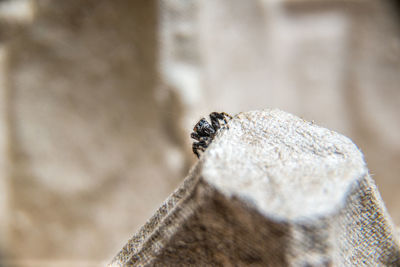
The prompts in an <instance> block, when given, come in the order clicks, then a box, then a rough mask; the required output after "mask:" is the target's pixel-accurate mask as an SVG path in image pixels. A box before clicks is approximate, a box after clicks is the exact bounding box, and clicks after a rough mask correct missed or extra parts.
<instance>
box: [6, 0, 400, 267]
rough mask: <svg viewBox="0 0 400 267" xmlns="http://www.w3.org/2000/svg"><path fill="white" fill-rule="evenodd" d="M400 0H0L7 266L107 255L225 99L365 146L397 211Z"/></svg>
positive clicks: (160, 195) (190, 158)
mask: <svg viewBox="0 0 400 267" xmlns="http://www.w3.org/2000/svg"><path fill="white" fill-rule="evenodd" d="M399 11H400V7H399V5H398V4H397V2H396V1H394V0H393V1H389V0H251V1H242V0H216V1H215V0H214V1H209V0H208V1H201V0H160V1H156V0H135V1H123V0H113V1H105V0H85V1H77V0H72V1H61V0H3V1H0V265H1V266H98V265H102V264H103V265H104V264H105V263H107V262H109V261H110V260H111V259H112V257H113V256H115V255H116V253H117V252H118V251H119V250H120V249H121V248H122V246H123V245H124V244H125V243H126V242H127V240H128V239H129V238H130V237H131V236H132V235H133V234H134V233H135V232H136V230H137V229H138V228H139V227H140V226H141V225H142V224H144V223H145V221H146V219H147V218H149V217H150V216H151V214H152V213H153V212H154V211H155V210H156V209H157V207H158V206H159V205H160V204H161V203H162V201H163V200H164V199H165V198H166V197H167V196H168V195H169V194H170V193H171V192H172V191H173V190H174V188H176V187H177V185H178V184H179V183H180V182H181V181H182V180H183V179H184V177H185V175H186V174H187V172H188V170H189V168H190V166H191V165H192V164H193V163H194V162H195V161H196V158H195V156H194V155H193V154H192V152H191V140H190V138H189V134H190V132H191V130H192V128H193V125H194V124H195V123H196V122H197V121H198V120H199V119H200V118H201V117H203V116H205V115H207V114H209V113H210V112H212V111H225V112H228V113H230V114H233V115H234V114H236V113H238V112H241V111H248V110H254V109H264V108H279V109H282V110H284V111H287V112H290V113H293V114H295V115H297V116H300V117H302V118H304V119H306V120H310V121H312V120H313V121H315V123H316V124H318V125H321V126H324V127H327V128H329V129H332V130H334V131H337V132H340V133H342V134H344V135H346V136H348V137H350V138H352V140H353V141H354V142H355V143H356V144H357V145H358V146H359V147H360V149H361V150H362V151H363V152H364V154H365V158H366V161H367V164H368V166H369V169H370V171H371V174H372V175H373V177H374V178H375V180H376V182H377V184H378V187H379V190H380V192H381V193H382V196H383V199H384V201H385V202H386V204H387V207H388V209H389V212H390V214H391V216H392V217H393V219H394V221H395V222H396V224H397V225H400V194H399V193H398V192H399V190H400V179H399V173H400V164H399V163H400V138H399V133H400V119H399V115H400V106H399V104H400V16H399V14H400V12H399Z"/></svg>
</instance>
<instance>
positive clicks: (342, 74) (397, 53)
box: [160, 0, 400, 224]
mask: <svg viewBox="0 0 400 267" xmlns="http://www.w3.org/2000/svg"><path fill="white" fill-rule="evenodd" d="M392 2H394V1H392ZM161 3H162V8H161V11H162V14H167V15H164V16H161V17H162V20H161V21H162V24H161V32H162V33H163V36H167V38H166V37H163V39H162V40H163V46H161V47H160V49H161V53H160V56H161V58H160V60H161V61H162V62H163V65H161V69H162V73H163V76H162V79H163V81H164V82H165V83H167V84H170V85H171V86H170V87H171V89H172V90H175V91H177V92H178V95H179V96H180V97H181V99H182V101H183V102H184V103H187V104H186V105H185V106H186V107H187V108H188V112H186V117H184V122H183V123H184V125H185V127H186V128H187V129H188V131H189V130H190V129H191V127H192V124H193V121H196V120H197V119H198V118H199V117H201V116H204V115H205V114H208V113H210V112H212V111H226V112H228V113H233V114H236V113H238V112H241V111H243V110H251V109H263V108H266V107H274V108H275V107H276V108H280V109H282V110H286V111H289V112H292V113H293V114H297V115H299V116H301V117H304V118H306V119H307V120H310V121H311V120H313V121H316V122H318V123H319V124H321V125H324V126H326V127H328V128H330V129H333V130H336V131H338V132H341V133H344V134H346V135H347V136H349V137H351V138H352V139H353V140H355V141H356V143H357V144H358V145H359V146H360V147H361V148H362V149H363V151H364V153H365V157H366V160H367V162H368V163H369V166H370V169H371V172H372V174H373V175H374V176H375V178H376V180H377V183H378V185H379V187H380V189H381V191H382V194H383V198H384V199H385V200H386V202H387V203H388V208H389V210H390V211H391V213H392V215H393V217H394V220H395V221H396V222H397V223H398V224H399V223H400V208H399V205H400V204H399V203H400V194H397V193H396V192H398V191H399V189H400V179H398V174H399V173H400V169H399V168H400V165H399V164H398V162H399V160H400V143H399V140H400V139H399V138H398V133H399V132H400V120H399V119H398V114H400V105H399V103H400V90H399V84H400V75H398V73H400V34H399V33H400V27H399V25H400V23H399V22H400V14H399V13H396V11H397V12H398V10H399V9H394V8H393V7H394V3H390V1H375V0H361V1H360V0H349V1H346V0H345V1H341V0H330V1H326V0H301V1H297V0H282V1H265V0H256V1H241V0H216V1H195V0H192V1H186V0H163V1H161ZM162 14H161V15H162ZM168 14H172V15H173V16H172V15H168ZM189 45H190V48H191V49H188V48H187V47H188V46H189ZM171 77H172V78H171ZM177 77H179V79H177ZM173 78H175V79H173ZM177 80H178V82H177ZM188 146H189V145H188Z"/></svg>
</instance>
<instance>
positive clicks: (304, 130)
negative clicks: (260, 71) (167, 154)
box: [109, 110, 400, 266]
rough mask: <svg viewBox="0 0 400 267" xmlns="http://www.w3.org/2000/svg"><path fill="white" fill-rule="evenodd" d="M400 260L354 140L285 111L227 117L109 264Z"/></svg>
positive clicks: (316, 263)
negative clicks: (181, 180)
mask: <svg viewBox="0 0 400 267" xmlns="http://www.w3.org/2000/svg"><path fill="white" fill-rule="evenodd" d="M250 264H251V265H256V266H399V264H400V248H399V243H398V241H397V239H396V235H395V229H394V226H393V224H392V222H391V219H390V217H389V215H388V214H387V212H386V209H385V206H384V204H383V202H382V200H381V197H380V196H379V193H378V191H377V189H376V186H375V184H374V182H373V180H372V179H371V177H370V175H369V173H368V170H367V168H366V165H365V162H364V160H363V155H362V153H361V152H360V151H359V150H358V148H357V147H356V145H354V143H352V141H351V140H350V139H348V138H346V137H344V136H342V135H340V134H338V133H335V132H333V131H330V130H327V129H325V128H322V127H319V126H316V125H315V124H313V123H310V122H307V121H304V120H302V119H300V118H298V117H295V116H293V115H291V114H288V113H285V112H282V111H279V110H263V111H252V112H245V113H241V114H239V115H237V116H236V117H235V118H234V119H233V120H231V121H230V122H229V130H222V131H221V132H220V133H219V135H218V136H217V137H216V138H215V139H214V141H213V143H212V144H211V145H210V147H209V148H208V149H207V150H206V152H205V153H204V154H203V155H202V157H201V158H200V161H199V162H198V163H197V164H196V166H195V167H194V168H193V170H192V171H191V173H190V174H189V176H188V177H187V178H186V179H185V181H184V183H183V185H182V186H181V187H180V188H178V189H177V191H175V193H174V194H173V195H172V196H170V197H169V198H168V199H167V200H166V202H165V203H164V204H163V205H162V206H161V208H160V209H159V210H158V211H157V212H156V213H155V215H154V216H153V217H152V218H151V219H150V220H149V222H148V223H146V225H144V226H143V227H142V228H141V230H140V231H139V232H138V233H137V234H136V235H135V236H134V237H133V238H132V239H131V240H130V241H129V242H128V244H127V245H126V246H125V247H124V248H123V249H122V250H121V252H120V253H119V254H118V255H117V256H116V257H115V258H114V260H113V262H112V263H111V264H110V265H109V266H130V265H133V266H146V265H151V266H187V265H196V266H201V265H203V266H205V265H209V266H237V265H242V266H244V265H250Z"/></svg>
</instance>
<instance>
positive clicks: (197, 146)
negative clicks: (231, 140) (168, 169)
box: [190, 112, 232, 158]
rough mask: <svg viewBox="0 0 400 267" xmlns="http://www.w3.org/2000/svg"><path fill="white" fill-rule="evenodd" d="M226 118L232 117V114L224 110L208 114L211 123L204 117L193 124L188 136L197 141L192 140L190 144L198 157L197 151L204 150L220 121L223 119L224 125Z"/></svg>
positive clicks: (219, 125) (215, 132)
mask: <svg viewBox="0 0 400 267" xmlns="http://www.w3.org/2000/svg"><path fill="white" fill-rule="evenodd" d="M228 119H232V116H231V115H229V114H226V113H225V112H213V113H211V114H210V120H211V125H210V123H209V122H208V121H207V120H206V119H205V118H202V119H201V120H200V121H199V122H198V123H197V124H196V125H195V126H194V128H193V132H192V133H191V134H190V137H192V138H193V139H195V140H197V141H198V142H193V145H192V150H193V153H194V154H195V155H196V156H197V157H198V158H200V154H199V151H202V152H204V151H205V150H206V148H207V147H208V146H209V145H210V143H211V141H212V140H213V139H214V136H215V135H216V134H217V132H218V130H219V129H220V128H221V124H220V121H223V122H224V126H225V125H226V124H227V123H228Z"/></svg>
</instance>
